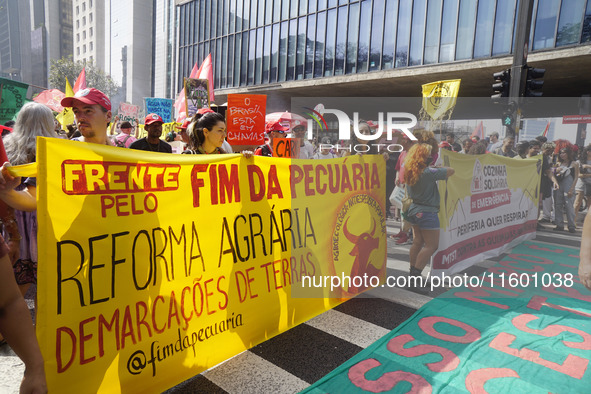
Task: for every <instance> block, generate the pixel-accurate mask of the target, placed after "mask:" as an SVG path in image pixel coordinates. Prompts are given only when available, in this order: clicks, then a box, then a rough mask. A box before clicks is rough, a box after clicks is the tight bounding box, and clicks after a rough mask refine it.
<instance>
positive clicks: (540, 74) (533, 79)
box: [521, 65, 546, 97]
mask: <svg viewBox="0 0 591 394" xmlns="http://www.w3.org/2000/svg"><path fill="white" fill-rule="evenodd" d="M525 69H526V70H527V77H526V79H525V94H524V96H525V97H542V94H543V93H542V92H540V90H542V87H543V86H544V81H542V79H541V78H544V74H545V73H546V70H545V69H543V68H534V67H530V66H528V65H525ZM521 75H523V74H521Z"/></svg>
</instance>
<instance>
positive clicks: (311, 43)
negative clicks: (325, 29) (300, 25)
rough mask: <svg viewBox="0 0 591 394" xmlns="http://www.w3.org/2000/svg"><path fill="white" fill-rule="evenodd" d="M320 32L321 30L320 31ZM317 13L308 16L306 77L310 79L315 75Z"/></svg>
mask: <svg viewBox="0 0 591 394" xmlns="http://www.w3.org/2000/svg"><path fill="white" fill-rule="evenodd" d="M318 33H319V34H320V33H321V32H318ZM315 38H316V15H314V14H311V15H309V16H308V34H307V39H306V66H305V69H304V74H305V75H304V78H306V79H309V78H312V77H314V58H315V53H314V51H315V46H316V40H315Z"/></svg>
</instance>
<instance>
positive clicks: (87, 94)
mask: <svg viewBox="0 0 591 394" xmlns="http://www.w3.org/2000/svg"><path fill="white" fill-rule="evenodd" d="M76 100H77V101H80V102H83V103H84V104H90V105H95V104H98V105H100V106H101V107H103V108H104V109H106V110H107V111H110V110H111V100H109V98H108V97H107V96H106V95H105V94H104V93H103V92H101V91H100V90H98V89H95V88H86V89H81V90H79V91H77V92H76V94H75V95H74V97H64V98H63V99H62V101H61V102H60V104H61V106H62V107H72V106H73V105H74V101H76Z"/></svg>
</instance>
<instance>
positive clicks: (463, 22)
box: [456, 0, 476, 60]
mask: <svg viewBox="0 0 591 394" xmlns="http://www.w3.org/2000/svg"><path fill="white" fill-rule="evenodd" d="M475 30H476V2H474V1H472V0H461V2H460V14H459V17H458V38H457V45H456V60H464V59H470V58H472V48H473V46H474V32H475Z"/></svg>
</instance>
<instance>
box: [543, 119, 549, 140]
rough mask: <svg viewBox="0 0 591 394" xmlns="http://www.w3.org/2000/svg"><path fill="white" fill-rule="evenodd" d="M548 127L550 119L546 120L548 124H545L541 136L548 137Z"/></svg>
mask: <svg viewBox="0 0 591 394" xmlns="http://www.w3.org/2000/svg"><path fill="white" fill-rule="evenodd" d="M549 128H550V121H548V124H547V125H546V129H545V130H544V132H543V133H542V136H544V137H548V129H549Z"/></svg>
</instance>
